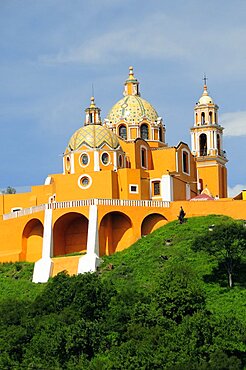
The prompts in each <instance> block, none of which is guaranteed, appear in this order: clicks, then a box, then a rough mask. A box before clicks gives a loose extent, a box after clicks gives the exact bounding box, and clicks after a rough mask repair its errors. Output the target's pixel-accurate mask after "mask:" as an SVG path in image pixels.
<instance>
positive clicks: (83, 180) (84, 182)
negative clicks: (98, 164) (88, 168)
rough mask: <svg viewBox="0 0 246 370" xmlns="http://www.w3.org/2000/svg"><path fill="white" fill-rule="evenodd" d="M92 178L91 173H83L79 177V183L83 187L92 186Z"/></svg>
mask: <svg viewBox="0 0 246 370" xmlns="http://www.w3.org/2000/svg"><path fill="white" fill-rule="evenodd" d="M91 184H92V180H91V177H90V176H89V175H82V176H80V177H79V178H78V185H79V187H80V188H81V189H87V188H89V187H90V186H91Z"/></svg>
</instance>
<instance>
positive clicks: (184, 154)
mask: <svg viewBox="0 0 246 370" xmlns="http://www.w3.org/2000/svg"><path fill="white" fill-rule="evenodd" d="M182 169H183V172H184V173H187V174H189V173H190V168H189V153H188V151H186V150H185V149H183V150H182Z"/></svg>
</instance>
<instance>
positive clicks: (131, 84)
mask: <svg viewBox="0 0 246 370" xmlns="http://www.w3.org/2000/svg"><path fill="white" fill-rule="evenodd" d="M144 119H147V120H149V121H150V122H155V121H157V119H158V114H157V112H156V110H155V109H154V107H153V106H152V105H151V104H150V103H149V102H148V101H147V100H145V99H143V98H141V97H140V92H139V82H138V80H137V79H136V78H135V76H134V73H133V67H129V76H128V79H127V80H126V82H125V90H124V98H122V99H120V100H119V101H118V102H117V103H116V104H115V105H114V106H113V108H112V109H111V110H110V112H109V113H108V115H107V117H106V122H107V123H109V124H110V125H115V124H117V123H118V122H120V121H121V120H124V121H126V122H127V123H139V122H141V121H143V120H144Z"/></svg>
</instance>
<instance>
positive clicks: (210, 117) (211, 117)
mask: <svg viewBox="0 0 246 370" xmlns="http://www.w3.org/2000/svg"><path fill="white" fill-rule="evenodd" d="M212 123H213V113H212V112H209V124H210V125H211V124H212Z"/></svg>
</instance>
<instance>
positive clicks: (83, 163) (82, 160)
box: [80, 153, 89, 167]
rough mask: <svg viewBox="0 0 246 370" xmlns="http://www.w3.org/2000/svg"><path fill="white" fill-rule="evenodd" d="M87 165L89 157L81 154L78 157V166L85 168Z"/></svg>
mask: <svg viewBox="0 0 246 370" xmlns="http://www.w3.org/2000/svg"><path fill="white" fill-rule="evenodd" d="M88 163H89V156H88V154H86V153H82V154H81V156H80V164H81V166H83V167H85V166H87V165H88Z"/></svg>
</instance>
